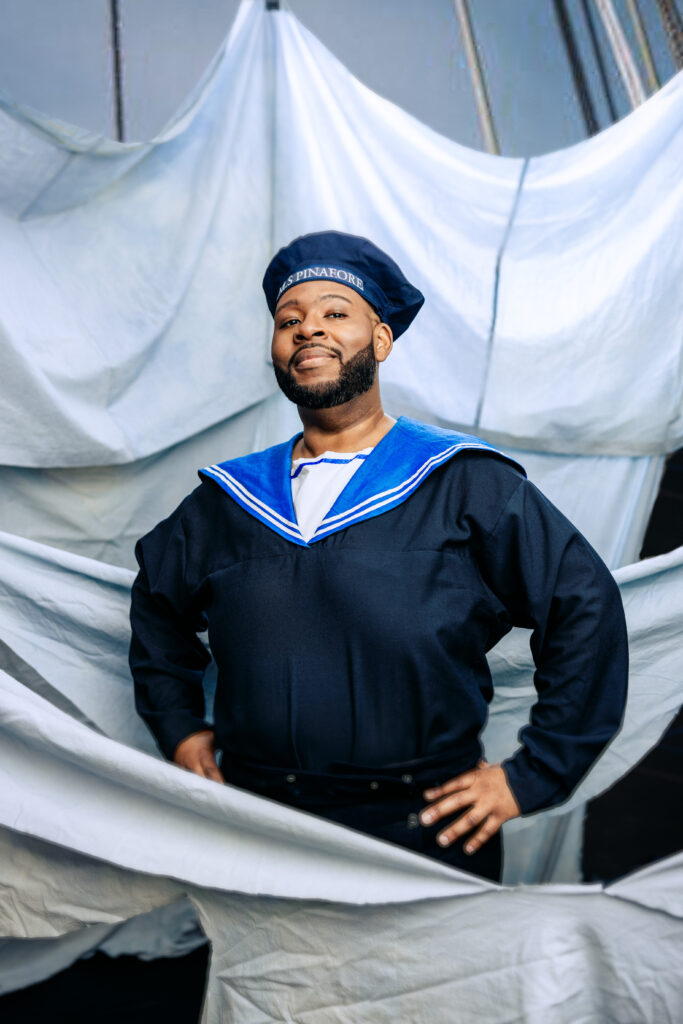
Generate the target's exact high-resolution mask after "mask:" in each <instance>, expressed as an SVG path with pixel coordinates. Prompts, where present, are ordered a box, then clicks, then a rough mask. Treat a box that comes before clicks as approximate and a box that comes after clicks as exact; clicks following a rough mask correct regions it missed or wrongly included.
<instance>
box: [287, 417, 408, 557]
mask: <svg viewBox="0 0 683 1024" xmlns="http://www.w3.org/2000/svg"><path fill="white" fill-rule="evenodd" d="M402 419H403V417H402V416H399V417H398V419H397V420H396V421H395V422H394V423H393V424H392V425H391V427H390V428H389V430H387V432H386V434H385V435H384V436H383V437H381V438H380V439H379V441H378V442H377V444H376V445H374V446H373V448H372V451H371V452H369V453H368V455H367V456H366V457H365V458H364V459H363V460H362V462H361V464H360V466H359V467H358V469H357V470H356V471H355V473H354V474H353V476H352V477H351V479H350V480H347V482H346V483H345V484H344V486H343V487H342V489H341V491H340V492H339V494H338V495H337V497H336V498H335V499H334V501H333V502H332V504H331V505H330V507H329V508H328V510H327V512H326V513H325V515H324V516H323V522H324V520H325V519H326V518H327V517H328V516H330V515H332V513H333V512H334V511H335V509H336V507H337V505H339V503H340V502H341V500H342V498H343V497H344V494H345V492H346V491H347V490H348V489H349V487H350V486H351V484H352V483H354V481H356V480H357V479H358V477H359V476H361V474H363V473H364V472H366V467H367V464H368V463H369V462H372V459H373V457H374V456H375V454H376V452H377V450H378V449H379V448H381V447H382V445H383V443H384V442H385V441H386V439H387V438H388V437H389V435H390V434H392V433H393V432H394V430H395V429H396V427H397V426H398V425H399V422H400V421H401V420H402ZM303 436H304V435H303V431H301V432H300V433H298V434H295V436H294V437H293V438H291V440H290V447H289V469H288V472H287V486H286V491H287V500H288V502H289V506H290V510H291V513H292V520H293V522H295V523H296V525H297V527H298V528H299V531H301V526H300V525H299V521H298V519H297V517H296V511H295V509H294V497H293V495H292V476H291V472H292V463H293V461H294V460H293V458H292V456H293V454H294V447H295V445H296V444H297V442H298V441H299V440H300V439H301V438H302V437H303ZM366 447H369V446H368V445H366ZM360 450H362V449H360ZM339 454H340V455H341V454H342V453H341V452H340V453H339ZM353 454H357V453H353V452H349V455H353ZM361 483H362V481H361ZM318 529H319V527H318ZM316 533H317V530H316ZM302 538H303V534H302ZM315 539H316V537H315V533H314V534H313V536H312V537H309V538H308V540H304V544H305V545H306V547H310V546H311V543H312V542H313V541H314V540H315Z"/></svg>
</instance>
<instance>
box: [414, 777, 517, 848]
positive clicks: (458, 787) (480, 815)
mask: <svg viewBox="0 0 683 1024" xmlns="http://www.w3.org/2000/svg"><path fill="white" fill-rule="evenodd" d="M424 796H425V799H428V800H429V799H431V800H434V801H436V802H435V803H432V804H431V805H430V806H429V807H426V808H425V809H424V810H423V811H422V812H421V814H420V821H421V823H422V824H423V825H433V824H435V823H436V822H438V821H441V820H442V819H444V818H446V817H450V816H452V815H453V814H454V813H457V812H458V811H462V810H464V811H465V813H464V814H461V815H460V816H459V817H458V818H456V819H455V821H452V822H451V823H450V824H449V825H447V827H446V828H444V829H442V831H441V832H439V834H438V835H437V837H436V838H437V842H438V843H439V845H440V846H450V845H451V843H454V842H455V841H456V840H458V839H461V838H462V837H463V836H465V835H467V834H468V833H469V832H472V831H473V830H476V831H474V834H473V835H472V836H470V838H469V839H468V841H467V844H466V846H465V852H466V853H475V852H476V851H477V850H478V849H480V847H482V846H483V845H484V843H486V842H488V840H489V839H490V838H491V836H493V835H495V833H496V832H497V831H498V830H499V829H500V827H501V825H503V824H504V823H505V822H506V821H508V820H509V819H510V818H514V817H516V816H517V815H518V814H519V813H520V811H519V806H518V804H517V801H516V800H515V797H514V794H513V792H512V790H511V789H510V787H509V785H508V781H507V776H506V774H505V771H504V769H503V768H502V767H501V765H488V764H486V763H483V762H480V763H479V765H478V766H477V768H476V769H475V770H474V771H471V772H466V773H465V774H464V775H459V776H457V777H456V778H454V779H449V780H448V782H445V783H444V784H443V786H438V787H435V788H434V789H430V790H426V791H425V793H424Z"/></svg>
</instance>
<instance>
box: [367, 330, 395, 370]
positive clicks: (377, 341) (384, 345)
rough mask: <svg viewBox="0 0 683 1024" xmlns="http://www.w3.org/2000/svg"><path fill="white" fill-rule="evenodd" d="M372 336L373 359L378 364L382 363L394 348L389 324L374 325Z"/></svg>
mask: <svg viewBox="0 0 683 1024" xmlns="http://www.w3.org/2000/svg"><path fill="white" fill-rule="evenodd" d="M372 335H373V342H374V346H375V359H376V360H377V362H378V363H383V362H384V360H385V359H386V358H387V356H388V355H389V353H390V352H391V350H392V348H393V347H394V335H393V334H392V331H391V327H390V326H389V324H384V323H379V324H375V327H374V330H373V332H372Z"/></svg>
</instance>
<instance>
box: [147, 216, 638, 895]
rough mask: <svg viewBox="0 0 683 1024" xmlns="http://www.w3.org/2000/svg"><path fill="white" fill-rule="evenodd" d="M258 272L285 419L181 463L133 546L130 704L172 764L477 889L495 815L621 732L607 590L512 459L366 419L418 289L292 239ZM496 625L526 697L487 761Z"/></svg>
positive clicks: (616, 630)
mask: <svg viewBox="0 0 683 1024" xmlns="http://www.w3.org/2000/svg"><path fill="white" fill-rule="evenodd" d="M263 286H264V290H265V294H266V299H267V302H268V306H269V308H270V311H271V313H272V314H273V317H274V325H273V341H272V357H273V366H274V369H275V375H276V378H277V381H278V384H279V386H280V387H281V389H282V391H283V392H284V393H285V395H286V396H287V397H288V398H289V399H290V400H291V401H292V402H294V403H296V405H297V407H298V411H299V415H300V417H301V421H302V424H303V432H302V433H301V434H299V435H297V436H296V437H294V438H292V439H291V440H290V441H288V442H286V443H284V444H280V445H276V446H274V447H273V448H269V449H266V450H265V451H263V452H257V453H255V454H253V455H248V456H245V457H243V458H241V459H235V460H232V461H230V462H225V463H221V464H217V465H213V466H209V467H207V468H206V469H204V470H202V471H201V473H200V477H201V480H202V482H201V483H200V485H199V487H198V488H197V489H196V490H195V491H194V492H193V493H192V494H191V495H190V496H189V497H188V498H186V499H185V501H184V502H183V503H182V504H181V505H180V507H179V508H178V509H177V510H176V511H175V512H174V513H173V514H172V515H171V516H170V517H169V518H168V519H166V520H164V522H162V523H160V524H159V525H158V526H157V527H156V528H155V529H154V530H153V531H152V532H151V533H150V534H148V535H147V536H146V537H143V539H142V540H141V541H140V542H139V544H138V546H137V549H136V553H137V557H138V561H139V564H140V572H139V574H138V577H137V579H136V581H135V584H134V587H133V602H132V612H131V621H132V626H133V639H132V643H131V668H132V671H133V676H134V679H135V686H136V700H137V706H138V710H139V712H140V714H141V715H142V716H143V717H144V719H145V720H146V722H147V723H148V725H149V726H150V728H151V729H152V731H153V733H154V734H155V736H156V737H157V740H158V742H159V745H160V747H161V749H162V751H163V752H164V753H165V754H166V756H167V757H169V758H172V759H173V760H175V761H176V763H177V764H179V765H181V766H182V767H185V768H187V769H190V770H191V771H194V772H197V773H198V774H200V775H203V776H205V777H207V778H209V779H215V780H216V781H224V780H225V781H227V782H229V783H231V784H233V785H237V786H240V787H243V788H246V789H249V790H251V791H252V792H255V793H258V794H261V795H263V796H267V797H271V798H273V799H277V800H280V801H283V802H285V803H288V804H290V805H292V806H295V807H299V808H302V809H304V810H308V811H311V812H313V813H316V814H320V815H323V816H324V817H327V818H330V819H332V820H334V821H337V822H339V823H341V824H345V825H348V826H351V827H353V828H357V829H361V830H363V831H366V832H368V833H370V834H372V835H375V836H377V837H379V838H382V839H386V840H388V841H391V842H394V843H398V844H400V845H402V846H406V847H408V848H409V849H413V850H415V851H417V852H420V853H423V854H426V855H428V856H432V857H436V858H438V859H439V860H442V861H444V862H446V863H449V864H452V865H454V866H456V867H461V868H465V869H467V870H471V871H474V872H477V873H479V874H482V875H484V876H486V877H489V878H493V879H497V878H499V877H500V871H501V847H500V833H499V830H500V827H501V825H502V824H503V823H504V822H505V821H507V820H509V819H510V818H513V817H515V816H516V815H518V814H520V813H524V814H527V813H531V812H533V811H537V810H539V809H541V808H544V807H549V806H551V805H553V804H557V803H559V802H561V801H562V800H564V799H566V798H567V796H569V794H570V793H571V791H572V790H573V788H574V787H575V786H576V784H577V782H578V781H579V780H580V778H581V777H582V775H583V774H584V773H585V772H586V771H587V770H588V768H589V767H590V766H591V764H592V763H593V762H594V760H595V759H596V757H597V756H598V755H599V754H600V752H601V751H602V750H603V749H604V747H605V745H606V744H607V743H608V742H609V740H610V739H611V737H612V736H613V735H614V733H615V731H616V730H617V728H618V726H619V723H620V721H621V716H622V711H623V706H624V699H625V691H626V678H627V647H626V633H625V626H624V617H623V611H622V607H621V600H620V597H619V592H618V590H617V587H616V585H615V583H614V581H613V579H612V577H611V575H610V573H609V572H608V570H607V569H606V567H605V566H604V565H603V563H602V562H601V561H600V559H599V558H598V556H597V555H596V553H595V552H594V551H593V549H592V548H591V547H590V545H589V544H588V542H587V541H586V540H585V539H584V538H583V537H582V536H581V534H580V533H579V532H578V531H577V530H576V529H575V528H574V527H573V526H572V525H571V523H569V522H568V521H567V520H566V519H565V518H564V516H562V515H561V513H560V512H558V511H557V509H556V508H554V506H552V505H551V504H550V502H548V501H547V499H545V498H544V497H543V495H542V494H541V493H540V492H539V491H538V490H537V489H536V488H535V487H534V486H533V485H532V484H531V483H529V482H528V481H527V480H526V477H525V475H524V471H523V470H522V469H521V467H520V466H518V465H517V464H516V463H515V462H513V461H512V460H510V459H509V458H507V457H506V456H504V455H503V454H501V453H500V452H497V451H496V450H495V449H494V448H492V447H491V446H490V445H488V444H487V443H486V442H484V441H482V440H480V439H478V438H475V437H471V436H469V435H464V434H458V433H455V432H453V431H447V430H441V429H439V428H436V427H432V426H428V425H426V424H422V423H418V422H416V421H414V420H410V419H408V418H406V417H401V418H400V419H399V420H398V421H394V420H393V419H392V418H391V417H389V416H388V415H387V414H386V413H385V412H384V410H383V407H382V402H381V397H380V390H379V375H378V366H379V364H381V363H382V362H384V360H386V359H387V358H388V357H389V355H390V353H391V350H392V346H393V343H394V341H395V340H396V339H397V338H398V337H399V336H400V335H401V334H402V333H403V332H404V331H405V330H407V328H408V327H409V326H410V324H411V322H412V320H413V319H414V317H415V316H416V315H417V313H418V312H419V310H420V308H421V306H422V303H423V301H424V299H423V296H422V294H421V293H420V292H419V291H418V290H417V289H416V288H414V287H413V286H412V285H411V284H410V283H409V282H408V281H407V280H406V278H405V276H404V275H403V273H402V272H401V270H400V268H399V267H398V266H397V264H396V263H395V262H394V261H393V260H392V259H390V258H389V257H388V256H387V255H386V254H385V253H383V252H382V251H381V250H379V249H378V248H377V247H376V246H375V245H373V244H372V243H371V242H369V241H367V240H366V239H363V238H358V237H356V236H353V235H346V234H342V233H340V232H333V231H329V232H320V233H317V234H313V235H305V236H303V237H301V238H298V239H295V241H294V242H292V243H291V244H290V245H288V246H286V247H285V248H284V249H281V250H280V252H278V253H277V255H276V256H275V257H274V258H273V260H272V261H271V263H270V265H269V267H268V269H267V271H266V275H265V278H264V282H263ZM515 625H517V626H523V627H526V628H530V629H532V630H533V634H532V639H531V648H532V652H533V656H534V662H535V665H536V673H535V684H536V688H537V691H538V700H537V703H536V704H535V706H534V708H533V711H532V715H531V721H530V723H529V725H528V726H526V727H525V728H524V729H523V730H522V732H521V733H520V747H519V749H518V750H517V751H516V752H515V753H514V754H512V756H511V757H510V758H509V759H508V760H506V761H505V762H504V763H503V764H486V763H485V762H484V761H483V760H482V749H481V745H480V741H479V735H480V733H481V730H482V728H483V725H484V723H485V720H486V714H487V705H488V702H489V701H490V699H491V696H492V685H491V677H490V674H489V670H488V666H487V662H486V652H487V651H488V650H490V649H491V647H492V646H493V645H494V644H495V643H497V642H498V640H500V638H501V637H502V636H504V635H505V634H506V633H507V632H508V631H509V630H510V629H511V628H512V627H513V626H515ZM207 627H208V631H209V643H210V646H211V650H212V653H213V656H214V659H215V661H216V665H217V668H218V683H217V689H216V699H215V707H214V724H213V725H212V726H210V725H209V724H208V723H207V721H206V720H205V718H204V699H203V691H202V676H203V673H204V670H205V668H206V665H207V663H208V655H207V654H206V652H205V649H204V647H203V645H202V644H201V642H200V641H199V638H198V636H197V633H198V632H200V631H201V630H203V629H206V628H207ZM217 751H221V754H222V758H221V762H220V768H219V767H218V764H217V761H216V754H217Z"/></svg>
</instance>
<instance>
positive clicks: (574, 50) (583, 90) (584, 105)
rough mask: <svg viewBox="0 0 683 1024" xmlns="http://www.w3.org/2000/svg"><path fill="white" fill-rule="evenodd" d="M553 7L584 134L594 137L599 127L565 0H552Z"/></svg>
mask: <svg viewBox="0 0 683 1024" xmlns="http://www.w3.org/2000/svg"><path fill="white" fill-rule="evenodd" d="M553 7H554V8H555V16H556V18H557V22H558V24H559V26H560V34H561V36H562V42H563V43H564V48H565V51H566V53H567V60H568V61H569V68H570V70H571V73H572V80H573V82H574V88H575V89H576V94H577V96H578V98H579V106H580V107H581V113H582V115H583V121H584V124H585V126H586V134H588V135H596V134H597V133H598V132H599V131H600V125H599V123H598V119H597V117H596V114H595V107H594V105H593V99H592V97H591V94H590V89H589V87H588V79H587V77H586V72H585V70H584V67H583V61H582V60H581V54H580V53H579V48H578V46H577V43H576V37H575V35H574V29H573V28H572V23H571V21H570V20H569V14H568V13H567V8H566V6H565V0H553Z"/></svg>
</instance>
